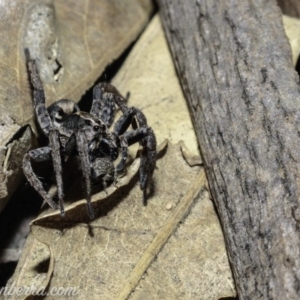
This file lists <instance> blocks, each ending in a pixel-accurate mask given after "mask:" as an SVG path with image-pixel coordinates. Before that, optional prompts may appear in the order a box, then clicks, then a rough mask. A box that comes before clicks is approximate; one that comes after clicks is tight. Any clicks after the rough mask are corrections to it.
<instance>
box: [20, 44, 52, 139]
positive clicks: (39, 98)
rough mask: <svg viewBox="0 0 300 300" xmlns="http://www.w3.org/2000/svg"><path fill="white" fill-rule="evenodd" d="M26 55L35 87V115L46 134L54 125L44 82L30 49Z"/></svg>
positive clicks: (31, 79) (26, 51) (26, 50)
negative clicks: (47, 104)
mask: <svg viewBox="0 0 300 300" xmlns="http://www.w3.org/2000/svg"><path fill="white" fill-rule="evenodd" d="M25 56H26V61H27V68H28V72H29V77H30V81H31V84H32V87H33V105H34V110H35V115H36V118H37V121H38V123H39V126H40V128H41V129H42V131H43V133H44V134H45V135H48V134H49V130H50V129H51V127H52V124H51V119H50V116H49V112H48V110H47V108H46V105H45V93H44V88H43V83H42V81H41V78H40V75H39V71H38V68H37V64H36V61H35V60H34V59H31V58H30V54H29V50H28V49H25Z"/></svg>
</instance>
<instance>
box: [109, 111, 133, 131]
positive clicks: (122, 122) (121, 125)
mask: <svg viewBox="0 0 300 300" xmlns="http://www.w3.org/2000/svg"><path fill="white" fill-rule="evenodd" d="M136 112H137V110H136V108H135V107H130V108H127V109H126V110H125V111H124V113H123V115H122V116H121V117H120V119H119V120H118V121H117V122H116V124H115V126H114V131H113V132H114V134H115V135H116V136H119V135H121V134H123V133H124V132H125V131H126V130H127V129H128V127H129V126H130V125H131V123H132V119H133V117H134V116H135V114H136Z"/></svg>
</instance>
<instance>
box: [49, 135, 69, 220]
mask: <svg viewBox="0 0 300 300" xmlns="http://www.w3.org/2000/svg"><path fill="white" fill-rule="evenodd" d="M58 134H59V133H58V132H57V130H50V131H49V146H50V147H51V156H52V162H53V168H54V173H55V179H56V184H57V196H58V201H59V208H60V213H61V215H62V216H64V215H65V209H64V200H63V199H64V190H63V180H62V166H61V164H62V161H61V155H60V142H59V136H58Z"/></svg>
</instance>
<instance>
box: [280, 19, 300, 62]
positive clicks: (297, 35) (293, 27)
mask: <svg viewBox="0 0 300 300" xmlns="http://www.w3.org/2000/svg"><path fill="white" fill-rule="evenodd" d="M282 19H283V25H284V29H285V33H286V35H287V37H288V39H289V42H290V45H291V48H292V54H293V65H294V66H296V64H297V61H298V58H299V53H300V20H299V19H298V18H293V17H289V16H286V15H282Z"/></svg>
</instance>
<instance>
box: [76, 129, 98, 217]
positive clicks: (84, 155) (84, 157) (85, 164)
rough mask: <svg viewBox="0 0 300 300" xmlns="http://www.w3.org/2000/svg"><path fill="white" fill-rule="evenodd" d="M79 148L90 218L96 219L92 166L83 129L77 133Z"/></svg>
mask: <svg viewBox="0 0 300 300" xmlns="http://www.w3.org/2000/svg"><path fill="white" fill-rule="evenodd" d="M76 143H77V150H78V154H79V159H80V163H81V169H82V174H83V177H84V181H85V193H86V201H87V210H88V215H89V217H90V219H94V218H95V215H94V210H93V207H92V204H91V166H90V160H89V152H88V141H87V138H86V136H85V134H84V132H83V131H79V132H78V133H77V134H76Z"/></svg>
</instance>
